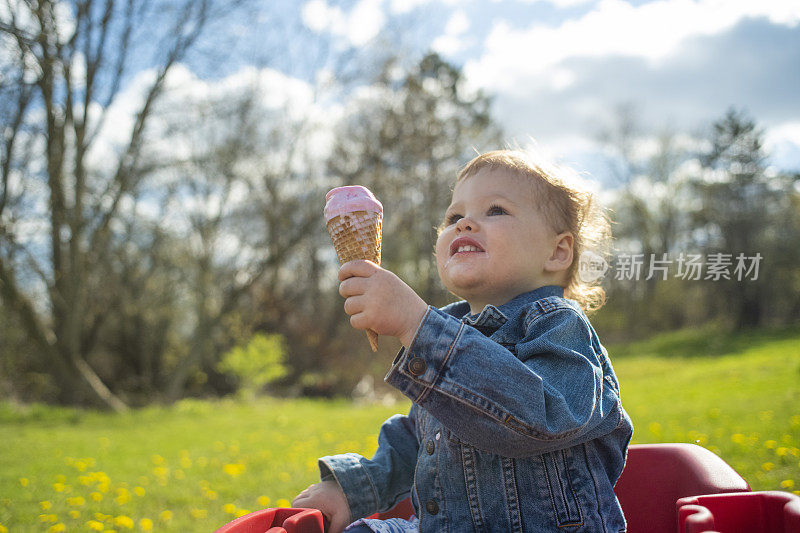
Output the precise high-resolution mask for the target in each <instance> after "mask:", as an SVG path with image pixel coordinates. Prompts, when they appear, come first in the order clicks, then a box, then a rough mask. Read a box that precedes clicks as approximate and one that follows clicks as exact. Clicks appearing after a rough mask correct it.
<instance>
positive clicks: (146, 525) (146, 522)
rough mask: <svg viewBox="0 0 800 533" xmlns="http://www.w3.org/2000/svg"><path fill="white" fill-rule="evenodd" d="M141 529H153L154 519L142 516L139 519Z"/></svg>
mask: <svg viewBox="0 0 800 533" xmlns="http://www.w3.org/2000/svg"><path fill="white" fill-rule="evenodd" d="M139 529H141V530H142V531H152V530H153V521H152V520H150V519H149V518H142V519H141V520H139Z"/></svg>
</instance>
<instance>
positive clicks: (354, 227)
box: [325, 185, 383, 351]
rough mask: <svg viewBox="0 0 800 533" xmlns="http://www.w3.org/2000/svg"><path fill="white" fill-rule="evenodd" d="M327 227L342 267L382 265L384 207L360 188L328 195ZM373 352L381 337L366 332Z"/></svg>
mask: <svg viewBox="0 0 800 533" xmlns="http://www.w3.org/2000/svg"><path fill="white" fill-rule="evenodd" d="M325 225H326V226H327V227H328V233H329V234H330V236H331V240H332V241H333V246H334V247H335V248H336V255H337V257H338V258H339V263H340V264H345V263H347V262H348V261H354V260H356V259H367V260H369V261H372V262H373V263H375V264H376V265H380V264H381V236H382V234H383V206H382V205H381V203H380V202H379V201H378V200H377V199H376V198H375V195H373V194H372V193H371V192H370V190H369V189H367V188H366V187H362V186H361V185H349V186H347V187H337V188H335V189H332V190H331V191H329V192H328V194H326V195H325ZM367 337H368V338H369V343H370V346H372V351H377V350H378V335H377V333H375V332H374V331H372V330H367Z"/></svg>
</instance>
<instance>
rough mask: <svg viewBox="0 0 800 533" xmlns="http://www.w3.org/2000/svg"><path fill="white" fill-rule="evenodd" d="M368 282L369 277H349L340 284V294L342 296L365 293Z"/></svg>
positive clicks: (348, 296) (347, 296)
mask: <svg viewBox="0 0 800 533" xmlns="http://www.w3.org/2000/svg"><path fill="white" fill-rule="evenodd" d="M367 283H368V281H367V278H355V277H354V278H347V279H346V280H344V281H343V282H341V283H340V284H339V294H340V295H341V296H342V298H350V297H351V296H358V295H360V294H364V293H365V292H366V290H367Z"/></svg>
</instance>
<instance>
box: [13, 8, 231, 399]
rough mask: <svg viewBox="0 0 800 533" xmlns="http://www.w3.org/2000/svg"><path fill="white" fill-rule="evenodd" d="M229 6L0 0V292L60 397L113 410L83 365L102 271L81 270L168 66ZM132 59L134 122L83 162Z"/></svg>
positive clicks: (114, 201) (123, 197)
mask: <svg viewBox="0 0 800 533" xmlns="http://www.w3.org/2000/svg"><path fill="white" fill-rule="evenodd" d="M233 4H235V2H234V3H233ZM233 4H232V3H230V2H229V3H228V5H226V6H221V5H217V4H214V3H212V1H211V0H186V1H183V2H160V1H158V0H141V1H139V0H137V1H134V0H127V1H123V0H105V1H99V0H97V1H96V0H83V1H78V2H69V3H67V2H58V1H54V0H24V1H23V0H16V1H13V0H6V1H5V2H4V5H3V6H0V47H1V48H2V49H3V50H4V51H3V52H2V55H0V69H2V77H0V80H1V81H0V84H1V85H0V91H2V101H3V105H2V115H0V121H1V123H0V127H2V131H3V139H2V141H3V146H2V152H0V157H1V159H0V172H1V174H0V294H2V298H3V301H4V304H5V305H6V306H7V307H9V308H11V309H13V311H14V313H15V314H16V315H17V316H18V317H19V319H20V322H21V324H23V325H24V328H25V331H26V333H27V335H28V336H29V337H30V339H31V340H32V341H33V342H35V344H36V345H37V346H38V349H39V350H41V351H42V352H43V353H44V354H46V358H47V360H48V361H50V371H51V372H52V373H53V375H54V377H55V380H56V381H57V383H58V384H59V390H60V395H59V398H58V399H59V400H60V401H63V402H69V403H83V402H87V401H88V402H92V403H100V404H103V405H106V406H109V407H111V408H113V409H116V410H123V409H125V408H126V405H125V403H124V402H123V401H122V400H121V399H120V398H119V397H118V396H117V395H116V394H114V393H113V392H112V391H111V390H110V389H109V388H108V387H107V386H106V384H105V383H104V381H103V380H102V379H101V378H100V376H99V375H98V373H97V372H96V370H95V369H93V368H92V366H91V365H90V364H89V363H88V362H87V360H88V359H89V355H90V354H92V352H93V350H94V348H95V341H96V334H95V333H96V331H97V330H98V328H99V326H100V325H101V324H102V323H103V321H104V320H105V319H106V317H107V312H106V310H104V309H101V308H96V307H92V306H91V305H90V301H91V298H90V295H91V293H92V291H95V290H98V289H99V288H100V287H99V286H97V285H95V283H96V282H97V280H98V276H102V272H101V271H99V269H97V268H94V267H95V266H96V265H101V264H103V261H104V257H105V254H106V253H107V252H108V250H109V246H110V243H111V242H112V241H113V239H114V232H115V231H114V224H115V221H116V220H117V219H118V217H119V215H120V213H121V212H122V211H124V209H125V207H124V206H125V204H126V203H128V204H130V203H131V202H132V201H134V200H135V195H136V191H137V188H138V187H139V185H140V183H141V180H142V179H143V177H144V176H146V175H147V174H148V172H149V171H150V170H151V169H148V168H145V167H144V166H143V164H142V158H141V155H142V150H141V149H142V145H143V141H144V139H145V132H146V130H147V126H148V123H149V121H150V119H151V115H152V110H153V106H154V104H155V102H156V101H157V99H158V98H159V96H160V95H161V93H162V91H163V89H164V84H165V79H166V78H167V74H168V73H169V72H170V71H171V69H172V68H173V67H174V66H175V65H176V64H177V63H178V62H179V61H181V60H182V58H184V57H185V56H186V54H187V52H188V51H189V50H190V49H191V47H192V46H193V45H194V44H195V43H196V42H197V40H198V38H199V37H200V35H201V33H202V32H203V30H204V28H205V27H206V26H207V24H208V22H209V20H212V19H213V18H214V17H216V16H218V15H220V14H221V13H222V11H223V10H227V9H230V8H231V5H233ZM145 45H147V51H148V52H149V53H148V54H146V57H145V54H143V53H141V51H142V47H143V46H145ZM136 62H144V65H142V64H141V63H139V64H136V65H134V63H136ZM141 68H147V69H149V71H150V73H151V75H150V78H149V81H148V82H147V84H146V87H145V89H144V91H143V93H142V97H141V101H140V103H139V105H138V107H137V108H136V110H135V113H134V120H133V124H132V125H130V127H129V128H125V129H126V130H127V131H124V130H123V131H121V132H119V131H118V132H117V133H118V134H119V135H120V136H124V139H125V140H124V142H122V145H121V147H120V148H119V149H118V150H116V152H115V153H113V154H111V155H108V157H113V159H112V160H111V161H108V160H105V161H103V163H104V165H102V166H98V165H92V163H91V161H92V156H93V154H96V152H94V151H95V150H99V148H98V147H97V144H98V142H97V141H98V137H99V135H100V133H101V132H102V131H103V130H104V127H107V126H109V124H108V121H109V110H110V109H111V108H112V106H113V105H114V104H115V102H117V101H118V99H119V98H120V95H121V94H122V91H121V87H122V86H123V85H124V82H125V81H126V80H129V79H130V77H131V76H132V75H133V74H134V73H135V72H136V71H137V70H138V69H141ZM112 126H113V125H112Z"/></svg>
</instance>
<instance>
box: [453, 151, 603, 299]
mask: <svg viewBox="0 0 800 533" xmlns="http://www.w3.org/2000/svg"><path fill="white" fill-rule="evenodd" d="M486 167H488V168H491V169H504V170H507V171H510V172H512V173H514V174H517V175H519V176H522V177H526V178H529V179H531V180H532V182H533V184H534V186H535V187H536V196H537V198H538V201H539V208H540V209H541V210H542V212H543V213H544V215H545V218H546V220H547V221H548V223H549V224H550V227H551V229H552V230H553V231H555V232H556V233H563V232H569V233H571V234H572V236H573V239H574V240H573V249H572V251H573V259H572V264H571V265H570V267H569V269H568V270H567V281H566V282H565V286H564V296H565V297H567V298H571V299H573V300H575V301H577V302H578V303H579V304H580V306H581V307H582V308H583V309H584V311H586V312H591V311H596V310H597V309H600V308H601V307H602V306H603V304H604V303H605V299H606V293H605V290H604V289H603V288H602V287H601V286H600V285H599V281H591V282H586V281H583V280H582V279H581V278H580V276H579V272H578V263H579V259H580V257H581V254H582V253H584V252H586V251H592V252H594V253H596V254H598V255H600V256H601V257H604V258H605V257H606V256H607V255H608V251H609V248H610V245H611V226H610V224H609V220H608V217H607V216H606V214H605V211H604V210H603V208H602V207H601V206H600V205H599V204H598V203H597V201H596V199H595V195H594V194H593V193H592V192H591V191H590V190H589V189H588V188H587V187H586V186H585V185H583V184H582V183H581V182H580V180H578V179H577V176H576V175H575V174H574V172H572V171H570V170H568V169H559V168H556V167H549V168H547V169H545V168H544V166H543V165H542V164H541V163H539V162H537V161H535V160H534V158H533V157H532V155H531V154H529V153H527V152H523V151H518V150H495V151H492V152H487V153H485V154H481V155H479V156H477V157H475V158H474V159H473V160H472V161H470V162H469V163H467V164H466V166H464V168H463V169H461V172H459V174H458V178H457V180H456V182H458V181H461V180H463V179H465V178H468V177H469V176H471V175H473V174H475V173H476V172H478V171H479V170H480V169H482V168H486Z"/></svg>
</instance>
